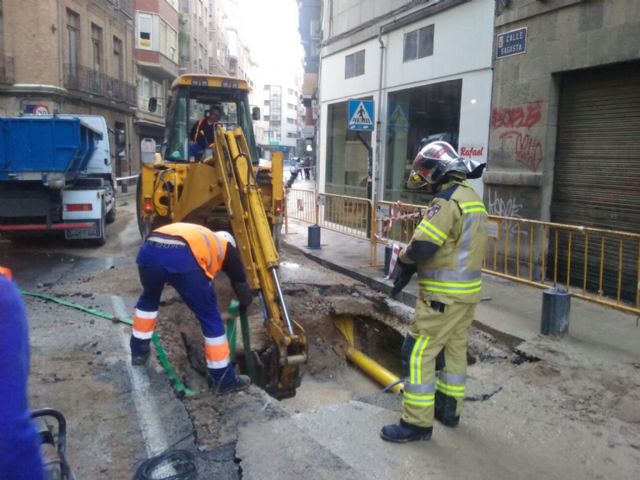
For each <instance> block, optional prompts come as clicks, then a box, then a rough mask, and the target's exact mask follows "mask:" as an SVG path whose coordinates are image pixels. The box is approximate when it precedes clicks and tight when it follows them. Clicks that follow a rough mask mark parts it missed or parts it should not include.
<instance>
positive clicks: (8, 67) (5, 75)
mask: <svg viewBox="0 0 640 480" xmlns="http://www.w3.org/2000/svg"><path fill="white" fill-rule="evenodd" d="M13 67H14V64H13V57H7V56H4V55H0V83H8V84H13V82H14V81H15V77H14V69H13Z"/></svg>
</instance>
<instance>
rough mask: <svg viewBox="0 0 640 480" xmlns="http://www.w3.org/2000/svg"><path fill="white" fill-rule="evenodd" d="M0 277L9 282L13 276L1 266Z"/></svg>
mask: <svg viewBox="0 0 640 480" xmlns="http://www.w3.org/2000/svg"><path fill="white" fill-rule="evenodd" d="M0 276H3V277H5V278H8V279H9V280H13V274H12V273H11V270H9V269H8V268H7V267H3V266H2V265H0Z"/></svg>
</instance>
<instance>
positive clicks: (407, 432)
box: [380, 419, 433, 443]
mask: <svg viewBox="0 0 640 480" xmlns="http://www.w3.org/2000/svg"><path fill="white" fill-rule="evenodd" d="M432 432H433V427H418V426H416V425H411V424H410V423H407V422H405V421H404V420H402V419H400V422H399V423H394V424H392V425H386V426H384V427H382V430H380V436H381V437H382V439H383V440H386V441H387V442H393V443H407V442H416V441H418V440H429V439H430V438H431V433H432Z"/></svg>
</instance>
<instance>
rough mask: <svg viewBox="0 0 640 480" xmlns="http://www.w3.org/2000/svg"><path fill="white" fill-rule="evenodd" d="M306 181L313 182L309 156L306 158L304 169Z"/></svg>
mask: <svg viewBox="0 0 640 480" xmlns="http://www.w3.org/2000/svg"><path fill="white" fill-rule="evenodd" d="M302 168H303V169H304V178H305V180H311V157H310V156H309V155H307V156H306V157H304V163H303V167H302Z"/></svg>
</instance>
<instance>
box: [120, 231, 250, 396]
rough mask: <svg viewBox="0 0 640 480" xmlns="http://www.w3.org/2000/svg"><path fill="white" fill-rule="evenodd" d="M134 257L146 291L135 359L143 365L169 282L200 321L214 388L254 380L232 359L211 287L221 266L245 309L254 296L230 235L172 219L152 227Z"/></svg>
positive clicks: (224, 389)
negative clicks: (172, 221)
mask: <svg viewBox="0 0 640 480" xmlns="http://www.w3.org/2000/svg"><path fill="white" fill-rule="evenodd" d="M136 261H137V263H138V273H139V275H140V283H142V287H143V289H144V291H143V292H142V295H141V296H140V298H139V300H138V303H137V304H136V310H135V314H134V317H133V328H132V333H131V362H132V363H133V364H134V365H143V364H145V363H146V361H147V358H148V357H149V352H150V345H149V343H150V340H151V336H152V335H153V331H154V330H155V327H156V318H157V316H158V307H159V305H160V296H161V294H162V289H163V287H164V285H165V283H168V284H170V285H171V286H173V287H174V288H175V289H176V290H177V291H178V293H179V294H180V296H181V297H182V299H183V300H184V302H185V303H186V304H187V306H188V307H189V308H190V309H191V310H192V311H193V313H194V314H195V316H196V318H197V319H198V320H199V321H200V326H201V328H202V333H203V334H204V339H205V356H206V360H207V368H208V370H209V374H210V376H211V379H212V381H213V385H214V393H215V394H224V393H229V392H233V391H238V390H242V389H245V388H246V387H247V386H248V385H249V383H250V380H249V378H248V377H247V376H245V375H236V372H235V369H234V366H233V364H232V363H231V361H230V356H229V354H230V351H229V343H228V342H227V336H226V334H225V329H224V325H223V323H222V319H221V317H220V312H219V311H218V304H217V300H216V294H215V291H214V290H213V288H212V286H211V281H212V280H213V279H214V278H215V276H216V274H217V273H218V272H219V271H220V270H223V271H224V272H225V273H226V274H227V276H228V277H229V279H230V281H231V284H232V286H233V289H234V291H235V293H236V296H237V298H238V301H239V303H240V312H241V313H244V312H246V309H247V308H248V307H249V305H250V304H251V301H252V299H253V293H252V292H251V288H250V287H249V283H248V282H247V277H246V274H245V270H244V266H243V265H242V260H241V258H240V253H239V252H238V249H237V246H236V243H235V240H234V238H233V237H232V236H231V234H229V233H228V232H212V231H211V230H209V229H208V228H205V227H203V226H200V225H195V224H191V223H172V224H169V225H165V226H164V227H160V228H158V229H156V230H154V231H153V232H151V235H149V237H148V238H147V241H146V242H145V243H144V244H143V245H142V247H141V248H140V251H139V252H138V257H137V260H136Z"/></svg>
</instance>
